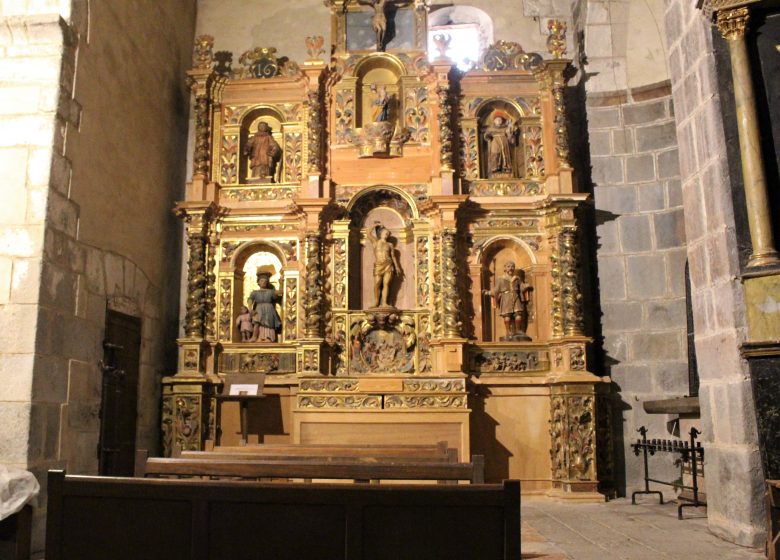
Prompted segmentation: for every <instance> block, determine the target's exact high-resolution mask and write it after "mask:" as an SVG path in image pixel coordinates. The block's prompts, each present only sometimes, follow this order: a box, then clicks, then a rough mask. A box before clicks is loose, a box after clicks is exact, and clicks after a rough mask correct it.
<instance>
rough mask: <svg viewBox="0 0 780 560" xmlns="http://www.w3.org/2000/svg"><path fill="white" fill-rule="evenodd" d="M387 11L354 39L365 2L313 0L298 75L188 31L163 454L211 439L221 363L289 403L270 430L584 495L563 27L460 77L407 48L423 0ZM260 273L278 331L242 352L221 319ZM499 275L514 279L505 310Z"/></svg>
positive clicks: (593, 430)
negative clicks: (190, 129)
mask: <svg viewBox="0 0 780 560" xmlns="http://www.w3.org/2000/svg"><path fill="white" fill-rule="evenodd" d="M395 4H396V8H397V10H396V12H394V13H402V16H403V17H402V19H400V20H399V22H406V24H405V25H408V26H410V27H409V28H408V29H405V30H404V32H403V33H401V34H400V35H399V36H398V37H400V38H397V39H392V40H388V39H387V37H385V36H384V35H383V34H382V33H380V32H379V31H377V36H376V45H374V46H370V45H369V47H370V48H366V44H367V43H366V41H368V39H366V37H365V32H364V31H365V30H363V32H362V33H363V35H360V33H358V31H360V30H359V29H358V31H355V29H353V28H351V27H350V26H354V25H359V24H361V22H366V21H372V22H373V21H376V20H373V19H371V20H369V19H367V18H368V16H367V15H366V13H368V12H366V10H371V9H372V8H371V7H369V6H367V5H365V4H359V3H357V2H354V1H353V0H330V1H327V2H326V6H327V7H328V8H329V9H330V10H331V13H332V40H331V43H332V44H333V48H332V53H333V54H332V56H331V58H330V59H328V60H324V59H323V57H324V55H325V53H326V51H328V52H331V49H328V48H327V46H326V41H325V40H324V39H323V38H322V37H308V38H305V41H306V45H307V49H308V51H309V59H308V60H306V61H304V62H303V63H301V64H297V63H295V62H293V61H290V60H289V59H287V58H285V57H283V56H282V55H281V53H277V52H276V49H275V48H273V47H272V46H269V45H263V46H260V47H257V48H253V49H252V50H250V51H247V52H245V53H243V54H242V55H240V56H239V58H238V61H237V62H234V61H233V55H232V54H231V53H226V52H214V50H213V49H214V41H213V39H212V38H211V37H208V36H202V37H199V38H198V40H197V42H196V48H195V57H194V68H193V69H192V70H191V71H190V73H189V75H190V83H191V87H192V91H193V95H194V101H195V102H194V111H195V123H196V124H195V150H194V154H193V177H192V181H191V182H190V183H189V184H188V185H187V191H186V200H184V201H182V202H181V203H179V204H178V205H177V207H176V212H177V214H178V215H179V216H180V217H181V218H182V219H183V220H184V221H185V224H186V239H187V246H188V262H187V264H188V274H187V281H186V285H185V287H184V289H185V290H186V310H185V326H184V333H183V336H182V338H180V339H179V340H178V344H179V348H180V352H179V356H180V357H179V370H178V372H177V373H176V374H175V375H172V376H170V377H167V378H165V379H164V380H163V414H162V418H163V420H162V430H163V441H164V445H165V450H166V453H170V450H171V449H172V448H173V446H179V447H181V448H184V449H201V448H203V447H204V445H206V442H207V441H208V440H213V439H214V436H215V430H216V426H214V399H213V396H214V394H215V392H216V391H218V390H219V387H220V385H221V383H222V379H223V377H224V376H225V375H226V374H241V373H265V374H266V375H267V381H266V387H267V389H268V391H271V392H276V393H278V394H279V395H281V396H282V397H284V398H286V399H287V402H289V403H290V405H289V407H288V410H289V414H288V416H290V418H288V419H287V420H286V421H285V425H286V426H289V429H288V430H287V432H286V437H287V438H288V440H289V441H295V442H308V443H316V442H321V443H337V442H349V443H355V440H354V437H355V436H350V435H349V433H348V432H349V430H350V429H352V430H353V433H358V434H362V435H361V436H359V437H363V438H364V443H372V442H375V443H384V442H393V441H395V440H394V439H393V438H394V437H395V438H396V439H397V438H399V437H400V438H402V440H401V441H398V443H403V442H410V443H415V442H427V440H425V441H423V440H424V438H429V439H430V438H433V440H434V441H436V438H439V439H442V438H443V439H447V438H448V437H449V438H450V439H452V438H454V439H457V441H451V444H452V445H454V446H457V447H458V448H459V449H460V452H461V455H462V456H463V457H466V456H467V455H468V453H469V452H475V453H485V454H486V455H487V462H488V476H489V477H490V476H493V477H500V476H511V477H513V478H521V479H525V480H528V481H529V482H528V484H527V485H526V486H524V487H525V488H526V490H529V491H546V492H550V493H555V494H556V495H560V496H577V497H578V498H579V499H587V498H588V497H594V496H595V495H596V494H595V492H596V489H597V484H598V477H597V473H598V472H599V471H601V470H603V468H604V466H605V465H598V462H599V457H600V456H608V454H600V453H598V452H597V448H598V446H599V445H608V443H607V444H604V443H603V442H601V441H600V439H599V437H598V432H599V430H597V422H596V420H597V415H602V414H604V413H603V411H601V408H600V405H599V403H600V395H601V393H602V387H604V386H606V385H607V383H605V382H604V379H603V378H601V377H598V376H596V375H594V374H593V373H591V372H589V371H588V363H587V347H588V344H589V343H590V339H589V338H588V337H587V336H585V334H584V332H583V302H582V300H583V294H582V293H581V288H580V285H581V284H580V262H579V259H580V256H579V243H580V241H579V227H580V226H579V219H578V216H579V215H580V213H581V212H584V211H587V208H588V206H587V203H586V202H587V198H588V197H587V195H585V194H580V193H578V192H577V189H576V184H575V181H574V173H573V172H574V170H573V169H572V166H571V162H570V160H569V148H568V140H567V134H568V132H567V126H566V107H565V106H564V95H563V92H564V87H565V82H566V80H565V77H564V73H565V71H566V69H567V68H568V67H569V61H568V60H566V59H565V58H563V56H564V55H565V26H564V25H563V24H561V23H560V22H551V24H550V40H549V41H548V46H549V51H550V52H549V55H547V56H546V57H543V56H542V55H540V54H536V53H526V52H525V51H523V49H522V47H521V46H520V45H518V44H516V43H509V42H504V41H499V42H497V43H496V44H495V45H492V46H491V47H490V48H489V49H488V50H487V51H486V52H485V53H484V54H483V56H482V59H481V60H480V61H479V62H478V63H476V64H475V65H474V67H473V68H472V69H471V70H469V71H466V72H461V71H458V70H457V69H456V68H455V67H454V65H453V62H452V61H451V60H449V59H447V58H446V56H444V55H443V54H442V52H445V51H446V38H439V43H440V44H439V48H440V50H441V51H442V52H440V53H439V56H438V57H429V53H428V52H427V50H426V45H427V24H426V19H427V11H428V5H427V2H426V1H425V0H414V1H405V2H404V1H399V2H395ZM364 12H365V13H364ZM369 15H370V14H369ZM355 22H357V23H355ZM399 25H400V23H399ZM350 34H352V35H350ZM302 40H304V38H302ZM361 41H362V43H361ZM393 41H395V42H393ZM358 44H360V45H363V46H362V47H361V48H359V49H357V48H350V45H353V46H354V45H358ZM380 47H381V48H380ZM431 58H432V60H431ZM257 146H260V147H261V149H258V148H257ZM258 170H259V171H258ZM383 230H386V231H385V232H384V233H383ZM382 236H384V237H382ZM380 237H382V240H384V241H380V240H379V238H380ZM377 243H379V245H377ZM382 243H384V245H382ZM372 247H373V249H372ZM377 247H379V249H377ZM388 248H389V249H388ZM382 251H385V252H384V253H383V252H382ZM387 251H389V252H387ZM391 253H392V255H393V256H392V260H393V262H394V263H395V264H393V266H391V267H389V268H388V266H389V265H388V264H387V262H389V261H387V262H385V261H381V259H382V258H387V259H390V256H391ZM383 255H385V256H383ZM381 262H385V264H384V265H383V264H380V263H381ZM510 263H511V267H510V266H509V264H510ZM261 268H263V269H264V270H266V271H267V274H268V276H269V277H270V283H271V288H272V289H270V290H269V293H271V292H272V293H273V297H272V298H271V299H270V300H269V301H273V306H274V309H275V311H276V314H277V315H278V317H279V324H278V325H277V326H275V327H274V328H275V334H274V335H273V338H275V339H274V340H259V339H258V340H254V341H253V339H246V337H245V335H242V334H241V332H240V330H239V327H240V324H241V314H242V313H244V312H245V310H244V309H242V308H243V307H244V306H246V305H247V298H248V296H249V295H250V294H249V291H250V290H253V289H255V287H256V286H255V284H254V276H255V273H256V271H259V270H260V269H261ZM388 270H390V271H391V272H390V273H388V272H387V271H388ZM507 270H509V271H510V272H506V271H507ZM383 271H384V272H383ZM502 271H504V272H502ZM383 274H384V275H385V277H384V278H385V280H384V281H385V283H384V284H382V278H383V276H382V275H383ZM502 274H503V275H504V276H502ZM513 275H516V277H517V279H515V276H513ZM502 278H504V279H506V281H507V282H508V284H501V281H502V280H501V279H502ZM502 285H506V286H511V288H510V289H511V290H517V289H518V288H517V286H521V289H520V291H518V292H517V293H518V294H520V296H518V298H519V299H518V298H516V299H515V300H513V302H514V303H511V305H510V307H506V305H507V304H506V303H505V302H506V301H507V300H504V299H502V298H504V297H505V294H506V293H507V291H505V290H501V289H499V288H497V286H502ZM372 289H373V290H374V291H373V292H372ZM381 290H386V293H385V296H384V297H385V298H386V299H387V303H384V304H383V305H379V304H378V300H379V298H378V294H380V293H381ZM513 293H514V292H513ZM375 296H377V297H375ZM269 297H270V296H269ZM513 297H514V296H513ZM375 300H376V301H375ZM502 302H503V303H502ZM512 306H514V307H512ZM249 315H250V316H251V315H252V313H251V310H249ZM253 320H254V319H253ZM241 328H243V327H241ZM264 332H266V331H264ZM597 405H598V406H597ZM491 418H492V420H491ZM496 418H502V420H501V422H503V424H507V423H508V425H500V426H497V425H496V424H497V422H496V421H495V419H496ZM343 425H346V426H347V428H346V430H347V431H346V432H339V431H338V430H339V429H342V430H343V429H344V428H339V427H338V426H343ZM358 425H359V428H356V427H355V426H358ZM439 428H440V431H437V430H439ZM415 430H417V431H415ZM506 430H509V432H507V431H506ZM510 432H511V434H512V435H511V437H509V438H508V437H507V433H510ZM416 434H420V435H419V437H418V436H417V435H416ZM453 434H454V435H453ZM223 435H224V434H223ZM439 436H441V437H439ZM340 438H341V439H340ZM350 438H352V439H350ZM502 438H503V439H506V440H507V441H510V440H511V441H513V442H515V443H513V444H510V443H507V444H504V443H503V439H502ZM491 441H493V443H491ZM496 442H498V443H496ZM517 442H520V444H519V447H518V446H517ZM512 445H514V447H512ZM498 448H501V449H503V450H504V451H503V452H502V453H495V450H496V449H498ZM507 450H508V451H507Z"/></svg>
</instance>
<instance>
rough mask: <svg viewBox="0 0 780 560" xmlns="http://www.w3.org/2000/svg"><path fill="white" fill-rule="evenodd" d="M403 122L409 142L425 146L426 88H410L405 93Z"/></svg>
mask: <svg viewBox="0 0 780 560" xmlns="http://www.w3.org/2000/svg"><path fill="white" fill-rule="evenodd" d="M404 106H405V109H404V122H405V124H406V128H407V129H408V130H409V131H410V134H411V137H410V138H409V141H410V142H416V143H418V144H427V143H428V142H429V141H430V138H429V135H428V116H429V115H428V88H426V87H424V86H423V87H418V88H412V89H410V90H408V91H407V92H406V103H405V104H404Z"/></svg>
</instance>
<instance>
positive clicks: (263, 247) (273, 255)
mask: <svg viewBox="0 0 780 560" xmlns="http://www.w3.org/2000/svg"><path fill="white" fill-rule="evenodd" d="M286 265H287V257H286V255H285V251H284V250H283V249H282V248H281V247H279V246H278V245H277V244H275V243H273V242H271V241H257V242H252V243H247V244H246V245H244V246H242V247H240V248H239V249H238V250H237V251H236V254H235V255H234V256H233V259H232V262H231V266H232V268H233V274H234V278H235V288H234V289H235V294H234V298H235V299H234V301H236V302H237V304H236V306H235V309H234V310H233V311H234V317H233V321H235V319H236V317H237V316H238V315H239V314H240V313H241V307H242V306H246V304H247V298H248V297H249V294H251V293H252V291H253V290H254V289H256V287H257V272H258V271H260V270H262V271H268V272H270V273H271V278H270V280H271V285H273V287H274V288H275V289H276V290H277V291H279V293H280V294H281V292H282V287H283V281H284V278H283V275H284V267H285V266H286ZM276 311H277V313H279V316H280V317H283V314H282V306H281V303H278V304H277V305H276Z"/></svg>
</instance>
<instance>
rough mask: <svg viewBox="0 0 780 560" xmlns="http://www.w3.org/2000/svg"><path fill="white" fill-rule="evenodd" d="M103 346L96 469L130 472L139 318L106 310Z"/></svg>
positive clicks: (108, 472)
mask: <svg viewBox="0 0 780 560" xmlns="http://www.w3.org/2000/svg"><path fill="white" fill-rule="evenodd" d="M103 349H104V350H103V383H102V385H103V394H102V398H101V403H100V444H99V448H98V453H99V470H100V474H101V475H104V476H133V464H134V457H135V428H136V415H137V410H138V364H139V359H140V353H141V319H139V318H138V317H131V316H129V315H125V314H124V313H119V312H117V311H111V310H109V311H108V313H107V315H106V336H105V339H104V341H103Z"/></svg>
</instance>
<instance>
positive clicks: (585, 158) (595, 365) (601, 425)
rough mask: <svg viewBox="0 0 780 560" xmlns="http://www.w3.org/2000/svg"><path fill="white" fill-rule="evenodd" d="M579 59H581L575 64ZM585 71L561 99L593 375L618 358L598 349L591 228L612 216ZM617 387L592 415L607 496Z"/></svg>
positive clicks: (620, 456) (613, 473) (619, 442)
mask: <svg viewBox="0 0 780 560" xmlns="http://www.w3.org/2000/svg"><path fill="white" fill-rule="evenodd" d="M578 40H579V41H580V42H581V43H580V44H584V33H582V32H580V33H579V34H578ZM583 63H584V60H582V61H581V64H583ZM587 80H588V75H587V74H583V77H582V79H580V80H579V82H578V83H577V84H576V85H572V86H568V87H567V88H566V93H565V96H566V97H565V99H566V109H567V115H568V131H569V157H570V162H571V164H572V166H573V167H574V169H575V189H578V190H579V192H585V193H588V194H590V195H591V199H590V201H589V203H588V204H587V205H585V206H584V207H583V210H582V211H581V212H580V214H579V216H578V219H579V223H580V240H581V263H582V270H581V281H582V293H583V311H584V319H585V321H584V327H585V334H586V335H588V336H590V337H592V338H593V344H592V345H591V348H590V350H589V355H588V363H589V364H590V370H591V371H592V372H593V373H595V374H596V375H602V376H608V375H610V374H611V371H612V367H613V366H615V365H617V364H618V363H619V362H618V361H617V360H615V359H614V358H612V357H610V356H609V355H608V354H607V353H606V352H605V350H604V335H603V332H602V325H601V318H602V316H603V312H602V309H601V293H600V287H599V275H598V260H597V256H598V250H599V248H600V243H599V238H598V234H597V231H596V227H597V226H598V225H600V224H603V223H606V222H609V221H613V220H616V219H617V218H618V216H617V215H616V214H613V213H611V212H606V211H600V210H597V209H596V208H595V204H594V200H593V198H592V197H593V194H594V186H595V185H594V184H593V177H592V173H591V159H590V140H589V137H588V117H587V103H586V100H587V93H586V91H585V84H586V82H587ZM619 391H620V387H619V386H618V385H617V384H615V383H611V384H610V387H609V390H608V392H607V394H606V395H605V397H606V398H605V399H604V402H603V404H604V405H605V406H602V407H601V408H600V414H598V415H597V422H598V426H597V437H598V442H597V446H598V447H597V449H598V463H599V469H598V470H599V481H600V483H601V484H600V490H601V491H603V492H604V493H605V494H606V495H607V496H610V495H614V494H615V493H617V494H618V495H621V496H624V495H625V491H626V467H625V454H624V447H625V442H624V436H623V422H624V420H623V415H624V412H625V411H626V410H630V409H631V406H630V405H629V404H628V403H626V402H624V401H623V399H622V397H621V395H620V392H619Z"/></svg>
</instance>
